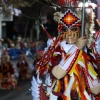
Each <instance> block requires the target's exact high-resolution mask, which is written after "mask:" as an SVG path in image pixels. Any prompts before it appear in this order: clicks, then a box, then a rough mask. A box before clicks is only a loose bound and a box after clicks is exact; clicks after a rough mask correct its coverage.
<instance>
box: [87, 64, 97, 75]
mask: <svg viewBox="0 0 100 100" xmlns="http://www.w3.org/2000/svg"><path fill="white" fill-rule="evenodd" d="M88 69H89V70H90V71H91V73H92V74H93V75H94V76H98V74H97V73H96V72H95V71H94V69H93V67H92V66H91V65H90V64H88Z"/></svg>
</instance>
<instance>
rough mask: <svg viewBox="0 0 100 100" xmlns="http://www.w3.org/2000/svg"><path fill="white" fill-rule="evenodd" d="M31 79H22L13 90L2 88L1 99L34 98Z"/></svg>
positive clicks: (19, 99)
mask: <svg viewBox="0 0 100 100" xmlns="http://www.w3.org/2000/svg"><path fill="white" fill-rule="evenodd" d="M30 88H31V80H24V81H20V82H19V84H18V87H16V88H15V89H11V90H0V100H32V95H31V91H30V90H29V89H30Z"/></svg>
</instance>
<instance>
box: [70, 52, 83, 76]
mask: <svg viewBox="0 0 100 100" xmlns="http://www.w3.org/2000/svg"><path fill="white" fill-rule="evenodd" d="M81 55H82V51H81V50H80V52H79V55H78V57H77V59H76V61H75V63H74V65H73V67H72V69H71V70H70V72H69V75H71V74H72V73H73V72H75V67H76V65H77V63H78V61H79V59H80V56H81ZM75 74H76V75H77V73H75Z"/></svg>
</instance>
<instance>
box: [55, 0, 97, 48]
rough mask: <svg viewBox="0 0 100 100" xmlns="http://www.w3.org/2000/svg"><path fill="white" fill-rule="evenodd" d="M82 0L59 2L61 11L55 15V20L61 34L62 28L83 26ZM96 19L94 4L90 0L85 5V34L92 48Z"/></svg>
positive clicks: (60, 0) (61, 0)
mask: <svg viewBox="0 0 100 100" xmlns="http://www.w3.org/2000/svg"><path fill="white" fill-rule="evenodd" d="M80 1H81V0H58V2H59V4H60V6H59V8H61V10H60V11H59V12H58V11H57V12H55V13H54V20H55V21H56V22H58V31H60V33H62V32H61V28H62V27H63V26H64V27H67V28H70V27H72V26H81V22H82V21H81V19H82V16H81V15H82V5H83V4H82V2H80ZM94 18H95V13H94V12H93V7H92V3H91V2H90V0H88V1H87V2H86V3H85V16H84V19H85V22H84V26H85V29H84V34H85V35H86V36H87V45H88V47H90V45H91V43H92V42H93V37H94V36H93V35H94V34H93V30H94Z"/></svg>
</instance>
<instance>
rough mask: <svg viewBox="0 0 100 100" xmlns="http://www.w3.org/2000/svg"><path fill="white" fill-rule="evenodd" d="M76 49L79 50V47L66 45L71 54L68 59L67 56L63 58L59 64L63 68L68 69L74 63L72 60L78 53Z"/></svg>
mask: <svg viewBox="0 0 100 100" xmlns="http://www.w3.org/2000/svg"><path fill="white" fill-rule="evenodd" d="M68 48H69V49H68ZM76 50H77V48H76V47H75V46H74V45H66V52H67V53H68V54H71V55H70V56H69V57H68V58H67V59H66V60H65V58H63V59H62V60H61V61H60V63H59V66H60V67H61V68H62V69H63V70H67V69H68V67H69V66H70V64H71V63H72V60H73V59H74V58H75V55H76Z"/></svg>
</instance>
